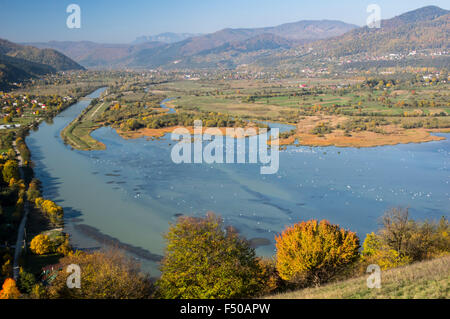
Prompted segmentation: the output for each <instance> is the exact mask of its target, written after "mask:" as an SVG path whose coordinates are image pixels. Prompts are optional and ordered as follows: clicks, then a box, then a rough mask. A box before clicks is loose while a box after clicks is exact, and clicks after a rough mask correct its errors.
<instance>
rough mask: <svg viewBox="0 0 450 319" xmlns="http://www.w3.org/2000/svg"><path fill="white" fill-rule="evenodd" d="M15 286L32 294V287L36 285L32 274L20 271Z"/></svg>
mask: <svg viewBox="0 0 450 319" xmlns="http://www.w3.org/2000/svg"><path fill="white" fill-rule="evenodd" d="M17 284H18V286H19V288H20V290H21V291H23V292H26V293H28V294H29V293H31V292H32V290H33V287H34V286H35V285H36V278H35V277H34V275H33V274H32V273H29V272H26V271H24V270H23V269H20V274H19V280H18V281H17Z"/></svg>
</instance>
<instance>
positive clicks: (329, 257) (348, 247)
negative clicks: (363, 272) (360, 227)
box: [275, 220, 359, 286]
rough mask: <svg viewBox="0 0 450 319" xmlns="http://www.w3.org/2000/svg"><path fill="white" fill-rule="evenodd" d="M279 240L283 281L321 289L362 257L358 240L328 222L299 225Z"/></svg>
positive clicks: (279, 264) (354, 235)
mask: <svg viewBox="0 0 450 319" xmlns="http://www.w3.org/2000/svg"><path fill="white" fill-rule="evenodd" d="M275 240H276V248H277V269H278V272H279V274H280V276H281V278H283V279H284V280H287V281H290V282H295V283H298V284H301V285H309V284H311V283H312V284H314V285H316V286H318V285H320V284H321V283H324V282H326V281H328V280H330V279H332V278H333V277H334V276H336V275H337V274H339V273H340V272H341V271H343V270H344V269H346V268H347V267H348V266H350V265H351V264H352V263H353V262H355V261H356V260H357V258H358V256H359V253H358V249H359V238H358V236H356V234H355V233H353V232H350V231H347V230H344V229H342V228H340V227H339V226H338V225H332V224H330V223H329V222H328V221H326V220H322V221H321V222H318V221H316V220H311V221H308V222H301V223H298V224H295V225H294V226H292V227H289V228H287V229H286V230H285V231H284V232H283V233H282V234H281V235H280V236H277V237H276V238H275Z"/></svg>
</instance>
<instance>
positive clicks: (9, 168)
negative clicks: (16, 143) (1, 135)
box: [2, 160, 20, 183]
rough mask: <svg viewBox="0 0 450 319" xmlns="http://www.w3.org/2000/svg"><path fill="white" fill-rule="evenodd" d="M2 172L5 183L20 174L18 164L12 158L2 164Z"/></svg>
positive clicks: (16, 178) (17, 177)
mask: <svg viewBox="0 0 450 319" xmlns="http://www.w3.org/2000/svg"><path fill="white" fill-rule="evenodd" d="M2 174H3V180H4V181H5V183H9V182H10V180H11V179H12V178H14V179H15V180H18V179H19V177H20V176H19V165H18V164H17V161H14V160H8V161H6V163H5V165H4V166H3V172H2Z"/></svg>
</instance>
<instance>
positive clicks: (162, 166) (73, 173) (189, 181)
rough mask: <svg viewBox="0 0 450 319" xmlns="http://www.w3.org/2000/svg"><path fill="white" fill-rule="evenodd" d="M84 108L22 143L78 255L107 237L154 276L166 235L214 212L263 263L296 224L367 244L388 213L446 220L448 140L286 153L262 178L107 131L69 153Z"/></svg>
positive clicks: (165, 144) (167, 144)
mask: <svg viewBox="0 0 450 319" xmlns="http://www.w3.org/2000/svg"><path fill="white" fill-rule="evenodd" d="M103 90H104V89H100V90H97V91H95V92H94V93H92V94H90V95H89V96H88V97H89V98H94V97H98V96H99V95H100V93H101V92H102V91H103ZM88 104H89V100H82V101H80V102H78V103H76V104H74V105H73V106H71V107H70V108H68V109H67V110H65V111H63V112H62V113H61V114H60V115H58V116H57V117H55V118H54V120H53V123H52V124H48V123H42V124H41V125H40V127H39V129H38V130H37V131H34V132H31V134H30V135H29V136H28V137H27V144H28V146H29V148H30V151H31V154H32V160H33V162H34V163H35V173H36V177H37V178H39V179H40V180H41V181H42V183H43V189H44V191H43V193H44V196H45V197H47V198H50V199H52V200H54V201H56V202H57V203H58V204H59V205H61V206H62V207H63V208H64V211H65V222H66V227H65V229H66V231H67V232H68V233H69V234H70V235H71V240H72V243H73V244H74V245H75V246H76V247H78V248H84V249H89V248H93V249H95V248H98V247H102V246H103V245H102V244H101V242H102V241H104V240H105V238H106V239H107V240H108V241H109V242H111V241H114V242H116V243H117V244H118V245H119V246H121V247H125V248H126V250H127V251H128V252H130V254H131V255H132V256H133V257H136V258H139V260H140V261H141V262H142V266H143V269H145V270H147V271H149V272H150V273H151V274H152V275H157V274H158V270H157V266H158V263H157V260H158V256H161V255H163V252H164V240H163V236H162V235H163V233H164V232H166V231H167V229H168V226H169V223H171V222H175V220H176V217H177V216H179V215H180V214H185V215H192V216H203V215H204V214H205V213H206V212H207V211H214V212H216V213H218V214H220V215H221V216H222V217H224V220H225V223H227V224H231V225H233V226H234V227H235V228H236V229H237V230H238V231H239V232H240V233H241V234H242V235H244V236H246V237H247V238H249V239H253V240H254V243H259V244H260V246H258V248H257V253H258V254H259V255H266V256H269V255H272V254H273V253H274V236H275V234H277V233H278V232H280V231H281V230H282V229H283V228H284V227H285V226H287V225H291V224H292V223H295V222H298V221H301V220H308V219H311V218H316V219H328V220H330V221H331V222H333V223H338V224H340V225H341V226H344V227H346V228H348V229H351V230H354V231H357V232H358V234H359V235H360V236H361V237H364V236H365V234H366V233H367V232H370V231H374V230H376V229H377V227H378V220H379V217H380V216H381V215H382V213H383V211H384V210H386V209H388V208H390V207H394V206H403V207H409V208H410V211H411V214H412V216H413V217H415V218H421V219H424V218H433V219H437V218H439V217H440V216H442V215H445V216H447V217H448V216H449V214H450V205H449V204H450V185H449V183H450V170H449V169H450V156H449V154H450V143H449V140H448V138H449V137H450V134H439V135H442V136H445V137H447V139H446V140H443V141H436V142H430V143H424V144H405V145H395V146H383V147H373V148H364V149H356V148H336V147H315V148H311V147H296V146H289V147H288V148H287V150H285V151H282V152H281V153H280V169H279V171H278V173H277V174H274V175H260V165H256V164H175V163H173V162H172V161H171V157H170V152H171V149H172V147H173V143H174V142H173V141H171V140H170V138H169V136H166V137H164V138H161V139H160V140H154V141H152V140H148V139H146V138H140V139H135V140H124V139H122V138H121V137H120V136H119V135H118V134H117V133H116V132H115V130H113V129H111V128H109V127H103V128H100V129H98V130H96V131H95V132H93V133H92V136H93V137H94V138H95V139H97V140H99V141H101V142H103V143H104V144H105V145H106V148H107V149H106V150H104V151H91V152H85V151H77V150H73V149H72V148H71V147H69V146H67V145H64V144H63V142H62V140H61V137H60V132H61V130H62V129H63V128H64V127H65V126H66V125H67V124H69V123H70V122H71V121H72V120H73V119H74V118H75V117H76V116H77V115H78V114H79V113H80V112H81V111H82V110H83V109H84V108H85V107H87V106H88ZM282 128H283V130H287V129H289V127H282ZM90 227H94V228H95V229H96V230H95V229H92V228H90ZM97 230H98V231H97ZM99 232H101V234H103V235H104V236H101V234H100V233H99ZM105 235H106V236H107V237H105ZM362 239H364V238H362ZM138 247H140V248H142V249H138Z"/></svg>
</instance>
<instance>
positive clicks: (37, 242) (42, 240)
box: [30, 234, 53, 255]
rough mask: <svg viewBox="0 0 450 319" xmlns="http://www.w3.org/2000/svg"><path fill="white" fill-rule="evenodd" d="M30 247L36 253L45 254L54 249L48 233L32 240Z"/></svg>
mask: <svg viewBox="0 0 450 319" xmlns="http://www.w3.org/2000/svg"><path fill="white" fill-rule="evenodd" d="M30 249H31V251H32V252H33V253H35V254H36V255H45V254H48V253H50V252H52V250H53V244H52V242H51V240H50V237H48V236H47V235H43V234H40V235H37V236H36V237H34V238H33V239H32V240H31V243H30Z"/></svg>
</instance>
